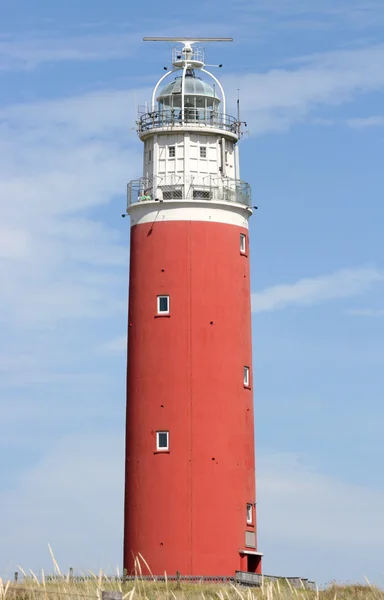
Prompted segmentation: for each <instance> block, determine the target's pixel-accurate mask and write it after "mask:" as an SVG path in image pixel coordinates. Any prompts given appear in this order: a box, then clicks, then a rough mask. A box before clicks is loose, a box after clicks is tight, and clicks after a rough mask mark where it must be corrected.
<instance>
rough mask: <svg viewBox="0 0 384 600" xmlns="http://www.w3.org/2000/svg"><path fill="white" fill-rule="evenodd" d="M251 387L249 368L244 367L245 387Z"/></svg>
mask: <svg viewBox="0 0 384 600" xmlns="http://www.w3.org/2000/svg"><path fill="white" fill-rule="evenodd" d="M249 385H250V369H249V367H244V386H245V387H249Z"/></svg>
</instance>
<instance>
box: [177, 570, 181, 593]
mask: <svg viewBox="0 0 384 600" xmlns="http://www.w3.org/2000/svg"><path fill="white" fill-rule="evenodd" d="M176 589H177V590H181V583H180V571H176Z"/></svg>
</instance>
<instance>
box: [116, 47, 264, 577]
mask: <svg viewBox="0 0 384 600" xmlns="http://www.w3.org/2000/svg"><path fill="white" fill-rule="evenodd" d="M144 40H148V41H149V40H151V41H167V42H169V41H172V42H175V43H176V44H177V47H176V48H175V49H174V50H173V52H172V64H173V67H172V69H171V70H167V72H166V73H165V74H164V75H163V77H161V78H160V80H159V81H158V83H157V84H156V85H155V87H154V90H153V94H152V100H151V106H150V110H147V111H146V112H145V113H144V114H142V115H141V116H140V119H139V121H138V133H139V137H140V139H141V140H142V142H143V143H144V161H143V176H142V177H141V178H140V179H136V180H134V181H131V182H130V183H129V184H128V205H127V212H128V214H129V215H130V219H131V241H130V284H129V315H128V366H127V420H126V484H125V528H124V567H125V569H126V570H127V572H128V574H132V573H133V572H134V571H135V565H137V563H136V562H135V558H136V557H138V556H139V555H141V556H142V557H144V559H145V561H146V562H147V563H148V565H149V567H150V569H151V571H152V573H154V574H155V575H163V574H164V572H166V573H167V574H175V573H176V572H177V571H179V572H180V573H181V574H184V575H191V576H203V577H204V576H233V575H234V573H235V571H248V572H255V573H260V572H261V557H262V555H261V553H260V552H258V549H257V536H256V533H257V529H256V492H255V455H254V415H253V374H252V339H251V306H250V267H249V237H248V219H249V217H250V216H251V214H252V209H251V190H250V186H249V185H248V184H247V183H245V182H243V181H241V179H240V165H239V153H238V142H239V139H240V137H241V123H240V122H239V118H235V117H232V116H230V115H228V114H227V108H226V97H225V92H224V89H223V87H222V85H221V83H220V81H219V80H218V79H217V78H216V77H215V76H214V75H213V74H211V73H210V72H208V71H207V70H206V69H205V61H204V52H203V50H202V49H201V48H200V47H198V45H197V44H198V43H199V42H204V43H205V42H210V41H231V40H229V39H227V38H224V39H223V38H221V39H211V38H199V39H196V38H195V39H194V40H186V39H182V38H144ZM142 568H143V567H142Z"/></svg>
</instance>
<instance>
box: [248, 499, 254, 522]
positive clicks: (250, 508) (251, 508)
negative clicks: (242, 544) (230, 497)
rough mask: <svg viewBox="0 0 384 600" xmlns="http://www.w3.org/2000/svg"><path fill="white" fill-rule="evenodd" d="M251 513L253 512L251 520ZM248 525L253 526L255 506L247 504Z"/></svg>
mask: <svg viewBox="0 0 384 600" xmlns="http://www.w3.org/2000/svg"><path fill="white" fill-rule="evenodd" d="M249 511H251V518H249ZM247 524H248V525H253V506H252V504H249V503H248V504H247Z"/></svg>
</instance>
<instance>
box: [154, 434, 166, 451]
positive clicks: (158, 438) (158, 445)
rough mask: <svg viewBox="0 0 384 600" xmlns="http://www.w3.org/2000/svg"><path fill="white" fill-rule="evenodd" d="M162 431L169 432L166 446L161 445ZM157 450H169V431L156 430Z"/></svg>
mask: <svg viewBox="0 0 384 600" xmlns="http://www.w3.org/2000/svg"><path fill="white" fill-rule="evenodd" d="M161 433H166V434H167V445H166V446H160V434H161ZM156 450H157V451H158V452H167V450H169V431H165V430H162V431H156Z"/></svg>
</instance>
